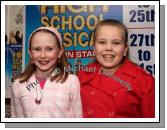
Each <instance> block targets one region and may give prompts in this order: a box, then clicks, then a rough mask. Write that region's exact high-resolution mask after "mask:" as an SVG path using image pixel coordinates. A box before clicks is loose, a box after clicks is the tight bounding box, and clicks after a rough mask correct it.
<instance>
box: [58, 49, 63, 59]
mask: <svg viewBox="0 0 167 130" xmlns="http://www.w3.org/2000/svg"><path fill="white" fill-rule="evenodd" d="M63 53H64V49H63V48H61V49H60V51H59V54H58V58H61V56H62V55H63Z"/></svg>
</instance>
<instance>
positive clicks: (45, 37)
mask: <svg viewBox="0 0 167 130" xmlns="http://www.w3.org/2000/svg"><path fill="white" fill-rule="evenodd" d="M57 44H59V43H57V40H56V38H55V36H54V35H53V34H51V33H49V32H37V33H36V34H34V36H33V37H32V39H31V49H30V50H29V53H30V56H31V59H32V61H33V63H34V64H35V65H36V67H37V68H36V70H37V73H42V72H43V73H45V74H46V73H47V74H49V73H50V72H51V71H52V70H53V69H54V67H55V64H56V62H57V59H58V58H60V57H61V55H62V52H63V50H62V49H59V48H58V45H57Z"/></svg>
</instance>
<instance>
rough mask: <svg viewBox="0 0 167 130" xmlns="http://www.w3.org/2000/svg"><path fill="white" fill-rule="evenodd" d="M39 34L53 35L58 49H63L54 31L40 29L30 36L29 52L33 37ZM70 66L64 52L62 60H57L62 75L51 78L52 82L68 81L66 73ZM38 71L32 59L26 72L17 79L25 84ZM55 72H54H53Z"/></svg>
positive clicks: (56, 66) (56, 65) (57, 66)
mask: <svg viewBox="0 0 167 130" xmlns="http://www.w3.org/2000/svg"><path fill="white" fill-rule="evenodd" d="M37 32H47V33H51V34H52V35H54V36H55V38H56V41H57V45H58V48H59V49H60V48H62V49H63V47H62V45H60V44H61V43H60V41H59V39H58V37H57V35H56V34H55V33H53V32H52V31H50V30H47V29H40V30H37V31H35V32H33V33H32V34H31V36H30V39H29V50H31V41H32V37H33V36H34V35H35V34H36V33H37ZM67 66H68V62H67V60H66V55H65V53H64V52H63V54H62V56H61V58H59V59H58V60H57V63H56V64H55V68H57V69H59V70H60V74H58V75H53V76H52V77H51V81H54V80H56V82H61V83H63V82H65V80H66V79H67V77H68V71H65V68H67ZM35 70H36V66H35V64H33V63H32V60H31V59H30V61H29V63H28V66H27V67H26V69H25V70H24V72H23V73H22V74H21V75H20V76H18V77H17V78H19V79H21V80H20V83H23V82H25V81H27V80H28V79H29V78H30V77H31V76H32V74H33V73H34V71H35ZM53 71H54V70H53Z"/></svg>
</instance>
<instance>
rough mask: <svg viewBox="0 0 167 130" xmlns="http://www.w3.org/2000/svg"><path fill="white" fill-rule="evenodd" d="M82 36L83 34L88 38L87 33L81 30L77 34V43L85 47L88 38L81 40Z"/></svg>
mask: <svg viewBox="0 0 167 130" xmlns="http://www.w3.org/2000/svg"><path fill="white" fill-rule="evenodd" d="M83 36H85V37H86V38H88V34H87V33H86V32H81V33H80V34H79V37H78V41H79V44H80V45H81V46H82V47H86V46H87V45H88V44H89V42H88V40H82V37H83ZM83 41H85V42H83Z"/></svg>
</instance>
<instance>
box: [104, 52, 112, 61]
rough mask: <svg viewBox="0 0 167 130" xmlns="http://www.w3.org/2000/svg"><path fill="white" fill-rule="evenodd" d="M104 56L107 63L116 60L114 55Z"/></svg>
mask: <svg viewBox="0 0 167 130" xmlns="http://www.w3.org/2000/svg"><path fill="white" fill-rule="evenodd" d="M102 56H103V59H104V60H106V61H111V60H113V59H114V55H111V54H105V55H102Z"/></svg>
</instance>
